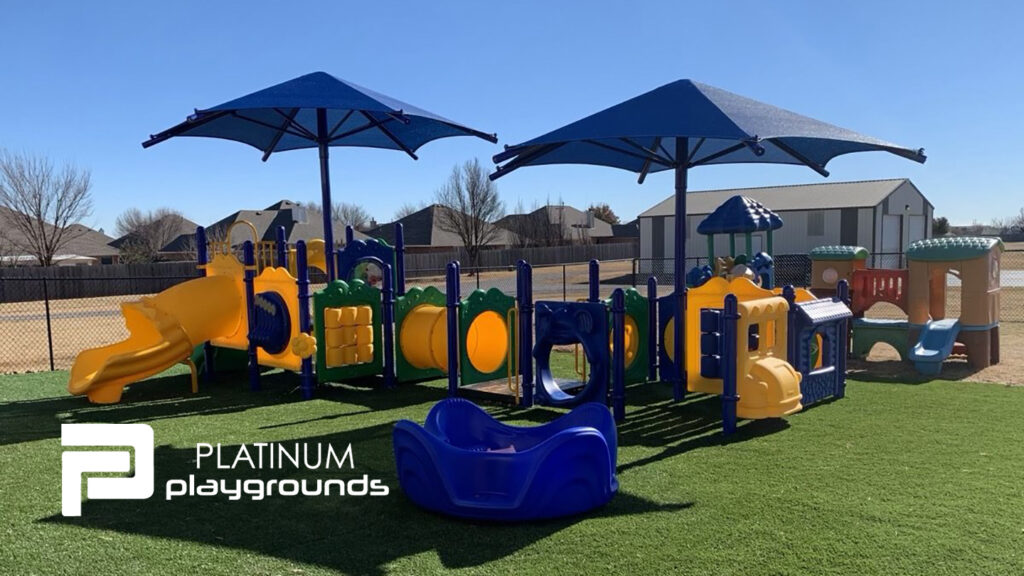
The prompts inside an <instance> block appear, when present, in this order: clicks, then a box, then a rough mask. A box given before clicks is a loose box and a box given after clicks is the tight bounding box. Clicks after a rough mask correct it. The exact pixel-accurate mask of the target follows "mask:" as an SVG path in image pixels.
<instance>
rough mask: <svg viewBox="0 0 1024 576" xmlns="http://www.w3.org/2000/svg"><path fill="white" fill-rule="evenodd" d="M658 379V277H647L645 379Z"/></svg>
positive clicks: (651, 380)
mask: <svg viewBox="0 0 1024 576" xmlns="http://www.w3.org/2000/svg"><path fill="white" fill-rule="evenodd" d="M657 379H658V279H657V278H656V277H654V276H651V277H650V278H648V279H647V380H648V381H650V382H654V381H656V380H657Z"/></svg>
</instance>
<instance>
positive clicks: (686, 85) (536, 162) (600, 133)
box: [491, 80, 925, 418]
mask: <svg viewBox="0 0 1024 576" xmlns="http://www.w3.org/2000/svg"><path fill="white" fill-rule="evenodd" d="M874 150H880V151H885V152H891V153H893V154H896V155H897V156H902V157H904V158H909V159H910V160H914V161H916V162H924V161H925V155H924V150H923V149H917V150H914V149H911V148H903V147H901V146H897V145H895V144H891V143H889V142H885V141H884V140H879V139H877V138H872V137H870V136H864V135H862V134H858V133H856V132H853V131H851V130H846V129H844V128H839V127H838V126H833V125H831V124H826V123H824V122H820V121H818V120H814V119H812V118H808V117H806V116H801V115H799V114H795V113H793V112H789V111H788V110H783V109H781V108H776V107H775V106H770V105H768V104H765V103H763V102H758V101H756V100H751V99H750V98H745V97H743V96H739V95H736V94H733V93H731V92H726V91H725V90H721V89H719V88H715V87H713V86H708V85H707V84H701V83H699V82H694V81H692V80H677V81H675V82H672V83H671V84H666V85H664V86H662V87H660V88H656V89H654V90H651V91H650V92H647V93H646V94H641V95H640V96H637V97H636V98H632V99H629V100H626V101H625V102H622V103H621V104H616V105H615V106H612V107H611V108H608V109H606V110H603V111H601V112H598V113H596V114H592V115H590V116H587V117H586V118H583V119H582V120H578V121H576V122H573V123H572V124H569V125H566V126H563V127H561V128H558V129H557V130H553V131H551V132H548V133H547V134H544V135H543V136H538V137H537V138H534V139H533V140H529V141H526V142H523V143H522V144H516V145H514V146H507V147H506V148H505V150H504V151H503V152H501V153H500V154H497V155H495V156H494V163H495V164H498V165H499V166H498V167H497V169H496V170H495V171H494V173H492V174H491V179H496V178H500V177H502V176H504V175H505V174H508V173H509V172H512V171H513V170H516V169H518V168H521V167H523V166H540V165H544V164H595V165H599V166H611V167H613V168H621V169H623V170H629V171H632V172H636V173H637V174H639V175H640V177H639V182H641V183H642V182H643V181H644V179H645V178H646V177H647V174H649V173H651V172H660V171H662V170H670V169H671V170H673V171H674V172H675V190H676V198H675V218H674V224H673V226H674V230H673V236H674V240H673V242H674V244H675V246H674V248H673V254H674V255H675V257H674V258H673V274H672V275H673V278H674V283H675V298H677V299H678V300H677V305H676V309H675V312H674V318H675V320H674V322H675V327H674V337H675V339H674V344H673V346H674V348H675V356H674V357H675V358H683V351H684V350H685V348H686V329H685V328H686V326H685V325H686V315H685V313H684V312H685V310H686V283H685V274H684V270H685V262H686V217H685V215H686V188H687V172H688V171H689V169H690V168H693V167H695V166H703V165H706V164H743V163H754V162H763V163H770V164H797V165H799V164H803V165H805V166H808V167H809V168H811V169H813V170H814V171H816V172H818V173H819V174H821V175H822V176H828V171H827V170H825V165H826V164H828V162H829V161H830V160H831V159H832V158H835V157H836V156H840V155H842V154H849V153H851V152H867V151H874ZM683 365H684V363H683V362H676V363H675V370H674V372H675V374H674V375H673V378H672V386H673V396H674V397H675V399H676V400H682V399H683V397H684V396H685V391H686V371H685V370H684V369H683ZM725 396H729V397H732V396H734V394H730V393H728V392H726V394H725ZM734 408H735V406H734V405H733V409H734ZM725 409H726V408H723V410H725ZM723 418H726V416H723Z"/></svg>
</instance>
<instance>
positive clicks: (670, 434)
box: [488, 383, 789, 472]
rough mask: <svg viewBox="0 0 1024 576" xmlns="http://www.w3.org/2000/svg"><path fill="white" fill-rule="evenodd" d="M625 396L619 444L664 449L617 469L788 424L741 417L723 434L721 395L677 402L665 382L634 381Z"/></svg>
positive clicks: (518, 418)
mask: <svg viewBox="0 0 1024 576" xmlns="http://www.w3.org/2000/svg"><path fill="white" fill-rule="evenodd" d="M626 399H627V402H628V404H627V406H626V420H625V421H624V422H620V423H619V424H618V425H617V431H618V440H619V446H644V447H653V448H662V451H661V452H659V453H657V454H655V455H652V456H649V457H646V458H643V459H640V460H635V461H631V462H625V463H624V462H621V461H620V462H619V467H618V471H619V472H624V471H626V470H630V469H632V468H637V467H640V466H644V465H646V464H650V463H652V462H657V461H659V460H664V459H666V458H672V457H674V456H678V455H680V454H683V453H686V452H689V451H690V450H694V449H697V448H704V447H709V446H721V445H725V444H731V443H733V442H742V441H744V440H748V439H750V438H756V437H759V436H766V435H769V434H774V433H776V432H781V431H783V430H785V429H787V428H788V427H789V424H788V423H787V422H786V421H785V420H784V419H781V418H773V419H767V420H740V422H739V426H738V428H737V430H736V432H735V433H734V434H732V435H730V436H724V435H723V434H722V400H721V397H720V396H714V395H709V394H696V393H690V394H688V395H687V397H686V399H685V400H683V401H682V402H675V401H674V400H673V399H672V388H671V386H670V385H668V384H664V383H647V384H634V385H631V386H629V387H627V389H626ZM488 412H490V413H491V414H492V415H493V416H495V417H496V418H498V419H499V420H502V421H513V422H524V423H529V424H544V423H546V422H550V421H551V420H554V419H555V418H557V417H559V416H561V415H562V414H564V413H565V411H564V410H558V409H553V408H550V407H545V406H535V407H533V408H530V409H527V410H522V409H518V408H513V407H508V406H501V407H497V408H489V409H488Z"/></svg>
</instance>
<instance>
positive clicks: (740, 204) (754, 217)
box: [697, 195, 782, 234]
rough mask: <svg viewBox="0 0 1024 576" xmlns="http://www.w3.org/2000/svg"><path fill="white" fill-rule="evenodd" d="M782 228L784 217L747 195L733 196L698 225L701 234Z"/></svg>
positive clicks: (736, 232) (740, 232)
mask: <svg viewBox="0 0 1024 576" xmlns="http://www.w3.org/2000/svg"><path fill="white" fill-rule="evenodd" d="M779 228H782V218H779V215H778V214H776V213H775V212H772V211H771V210H769V209H768V208H767V207H765V205H764V204H761V203H760V202H758V201H757V200H754V199H753V198H748V197H746V196H738V195H737V196H733V197H732V198H729V199H728V200H726V201H725V202H722V205H721V206H719V207H718V208H715V211H714V212H712V213H711V214H708V215H707V217H706V218H704V220H701V222H700V224H698V225H697V232H699V233H700V234H744V233H747V232H764V231H767V230H778V229H779Z"/></svg>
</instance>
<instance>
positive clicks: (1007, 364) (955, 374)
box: [847, 322, 1024, 386]
mask: <svg viewBox="0 0 1024 576" xmlns="http://www.w3.org/2000/svg"><path fill="white" fill-rule="evenodd" d="M999 350H1000V354H999V364H996V365H995V366H989V367H988V368H985V369H984V370H980V371H975V370H973V369H972V368H971V367H970V366H968V365H967V360H966V359H950V360H947V361H946V362H945V363H943V365H942V375H941V376H939V377H940V378H942V379H943V380H964V381H968V382H996V383H999V384H1007V385H1010V386H1024V354H1022V352H1024V323H1022V322H1003V323H1002V324H1000V325H999ZM847 368H848V371H849V374H850V376H852V377H854V378H862V379H867V380H898V381H901V382H915V383H916V382H924V381H926V380H928V379H930V377H925V376H922V375H920V374H918V373H917V371H916V370H915V369H914V366H913V365H912V364H910V363H909V362H902V361H900V355H899V354H898V353H897V352H896V350H895V349H893V348H892V347H891V346H889V345H888V344H875V347H874V348H872V350H871V354H869V355H868V357H867V360H855V359H850V361H849V363H848V364H847Z"/></svg>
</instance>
